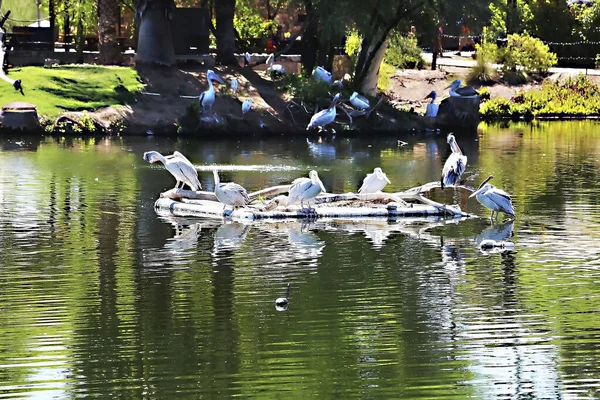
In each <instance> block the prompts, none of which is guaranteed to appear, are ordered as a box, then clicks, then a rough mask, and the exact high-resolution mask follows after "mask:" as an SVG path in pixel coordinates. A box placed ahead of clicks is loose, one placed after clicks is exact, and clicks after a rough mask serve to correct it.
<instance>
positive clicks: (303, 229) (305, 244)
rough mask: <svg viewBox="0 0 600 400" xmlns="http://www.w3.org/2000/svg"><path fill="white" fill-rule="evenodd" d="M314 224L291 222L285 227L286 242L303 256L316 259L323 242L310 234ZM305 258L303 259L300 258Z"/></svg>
mask: <svg viewBox="0 0 600 400" xmlns="http://www.w3.org/2000/svg"><path fill="white" fill-rule="evenodd" d="M314 227H315V224H314V223H309V222H302V223H297V222H293V223H290V224H289V225H288V226H287V235H288V242H289V244H290V245H292V247H293V248H294V249H295V250H296V252H297V253H301V254H303V255H304V256H308V257H310V258H312V257H318V256H320V255H321V253H322V252H323V248H324V247H325V242H324V241H322V240H320V239H319V237H318V236H317V235H316V234H315V233H313V232H311V229H314ZM302 258H305V257H302Z"/></svg>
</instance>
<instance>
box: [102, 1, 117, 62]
mask: <svg viewBox="0 0 600 400" xmlns="http://www.w3.org/2000/svg"><path fill="white" fill-rule="evenodd" d="M119 7H120V5H119V1H118V0H98V7H97V12H98V52H99V61H100V64H121V63H123V54H121V49H120V48H119V43H118V42H117V31H118V28H117V25H118V23H119Z"/></svg>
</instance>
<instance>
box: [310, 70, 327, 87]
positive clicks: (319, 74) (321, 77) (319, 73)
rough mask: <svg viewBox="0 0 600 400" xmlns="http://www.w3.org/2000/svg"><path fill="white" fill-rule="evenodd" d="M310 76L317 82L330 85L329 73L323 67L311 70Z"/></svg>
mask: <svg viewBox="0 0 600 400" xmlns="http://www.w3.org/2000/svg"><path fill="white" fill-rule="evenodd" d="M312 76H313V78H314V79H315V80H316V81H317V82H325V83H326V84H328V85H331V72H329V71H327V70H326V69H325V68H324V67H316V68H315V69H314V70H313V73H312Z"/></svg>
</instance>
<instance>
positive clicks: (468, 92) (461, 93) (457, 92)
mask: <svg viewBox="0 0 600 400" xmlns="http://www.w3.org/2000/svg"><path fill="white" fill-rule="evenodd" d="M460 85H461V80H460V79H455V80H454V81H452V83H451V84H450V85H449V86H446V89H448V88H450V96H452V97H467V98H471V97H476V96H479V92H478V91H477V90H475V89H473V88H472V87H471V86H460Z"/></svg>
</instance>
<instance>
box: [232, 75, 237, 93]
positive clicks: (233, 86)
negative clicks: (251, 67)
mask: <svg viewBox="0 0 600 400" xmlns="http://www.w3.org/2000/svg"><path fill="white" fill-rule="evenodd" d="M237 89H238V81H237V79H235V78H231V91H232V92H233V94H235V92H237Z"/></svg>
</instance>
